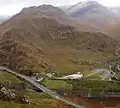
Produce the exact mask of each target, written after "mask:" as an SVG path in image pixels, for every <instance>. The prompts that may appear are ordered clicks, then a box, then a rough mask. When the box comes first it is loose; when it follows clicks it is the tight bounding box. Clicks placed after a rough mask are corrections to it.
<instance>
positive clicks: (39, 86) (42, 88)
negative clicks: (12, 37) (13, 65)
mask: <svg viewBox="0 0 120 108" xmlns="http://www.w3.org/2000/svg"><path fill="white" fill-rule="evenodd" d="M0 69H1V70H4V71H7V72H8V73H10V74H12V75H14V76H16V77H17V76H18V77H20V78H22V79H24V80H26V81H28V82H29V83H31V84H32V85H34V86H35V87H37V88H38V89H40V90H42V91H43V92H45V93H47V94H49V95H50V96H51V97H53V98H55V99H57V100H60V101H63V102H65V103H66V104H68V105H71V106H74V107H76V108H86V107H85V106H83V105H78V104H75V103H73V102H70V101H68V100H66V99H65V98H63V97H61V96H60V95H58V94H57V93H56V92H52V91H51V90H50V89H48V88H46V87H44V86H43V85H41V84H39V83H37V82H36V81H34V80H33V79H31V78H30V77H28V76H24V75H22V74H19V73H17V72H14V71H12V70H10V69H8V68H5V67H1V66H0Z"/></svg>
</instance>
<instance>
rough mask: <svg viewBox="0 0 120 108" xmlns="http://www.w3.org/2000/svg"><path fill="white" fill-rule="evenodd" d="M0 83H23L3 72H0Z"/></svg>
mask: <svg viewBox="0 0 120 108" xmlns="http://www.w3.org/2000/svg"><path fill="white" fill-rule="evenodd" d="M0 83H1V84H20V83H23V81H21V80H19V79H18V78H16V77H15V76H13V75H11V74H9V73H7V72H5V71H0Z"/></svg>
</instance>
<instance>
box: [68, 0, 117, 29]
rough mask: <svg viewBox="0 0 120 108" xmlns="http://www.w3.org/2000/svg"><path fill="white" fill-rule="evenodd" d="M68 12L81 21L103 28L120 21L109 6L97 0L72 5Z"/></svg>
mask: <svg viewBox="0 0 120 108" xmlns="http://www.w3.org/2000/svg"><path fill="white" fill-rule="evenodd" d="M67 13H68V14H69V15H70V16H71V17H73V18H76V19H78V20H80V21H83V22H86V23H88V24H90V25H94V26H95V27H96V28H99V29H103V28H106V27H109V26H110V25H112V24H116V23H118V22H119V18H118V17H117V16H116V14H115V13H113V12H111V11H110V10H109V9H108V8H106V7H104V6H103V5H101V4H99V3H98V2H96V1H86V2H79V3H78V4H76V5H73V6H71V7H70V8H69V9H68V10H67Z"/></svg>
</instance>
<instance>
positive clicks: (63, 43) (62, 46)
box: [0, 8, 115, 75]
mask: <svg viewBox="0 0 120 108" xmlns="http://www.w3.org/2000/svg"><path fill="white" fill-rule="evenodd" d="M45 9H46V8H45ZM38 11H39V10H38ZM38 11H34V9H32V8H30V10H29V9H27V10H26V9H23V10H22V11H21V12H20V13H19V14H17V15H15V16H14V17H13V18H11V19H10V20H8V21H6V22H5V23H3V24H2V25H1V26H0V65H3V66H7V67H9V68H11V69H13V70H16V71H18V72H20V73H23V74H28V75H31V74H32V73H33V72H43V71H45V72H56V73H58V74H69V73H72V72H78V71H83V70H86V69H92V68H96V67H102V66H103V62H104V61H105V60H106V59H107V58H109V57H111V55H112V54H113V52H114V50H115V46H114V42H115V41H114V40H113V39H112V38H109V37H108V36H106V35H104V34H102V33H90V32H79V31H77V30H76V29H75V28H74V27H71V26H68V25H64V24H61V23H60V22H58V20H57V18H56V20H55V19H53V18H52V17H50V16H48V15H46V14H44V13H39V12H38ZM40 11H41V9H40ZM47 13H48V14H49V12H47Z"/></svg>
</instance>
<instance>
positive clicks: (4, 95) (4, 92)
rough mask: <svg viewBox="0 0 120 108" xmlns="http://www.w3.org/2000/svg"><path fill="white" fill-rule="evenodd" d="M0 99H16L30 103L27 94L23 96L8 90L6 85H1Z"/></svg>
mask: <svg viewBox="0 0 120 108" xmlns="http://www.w3.org/2000/svg"><path fill="white" fill-rule="evenodd" d="M0 100H3V101H15V102H18V103H22V104H26V103H29V101H28V100H27V98H26V97H25V96H21V95H19V94H16V93H14V92H12V91H10V90H8V89H7V88H6V87H5V86H4V85H0Z"/></svg>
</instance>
